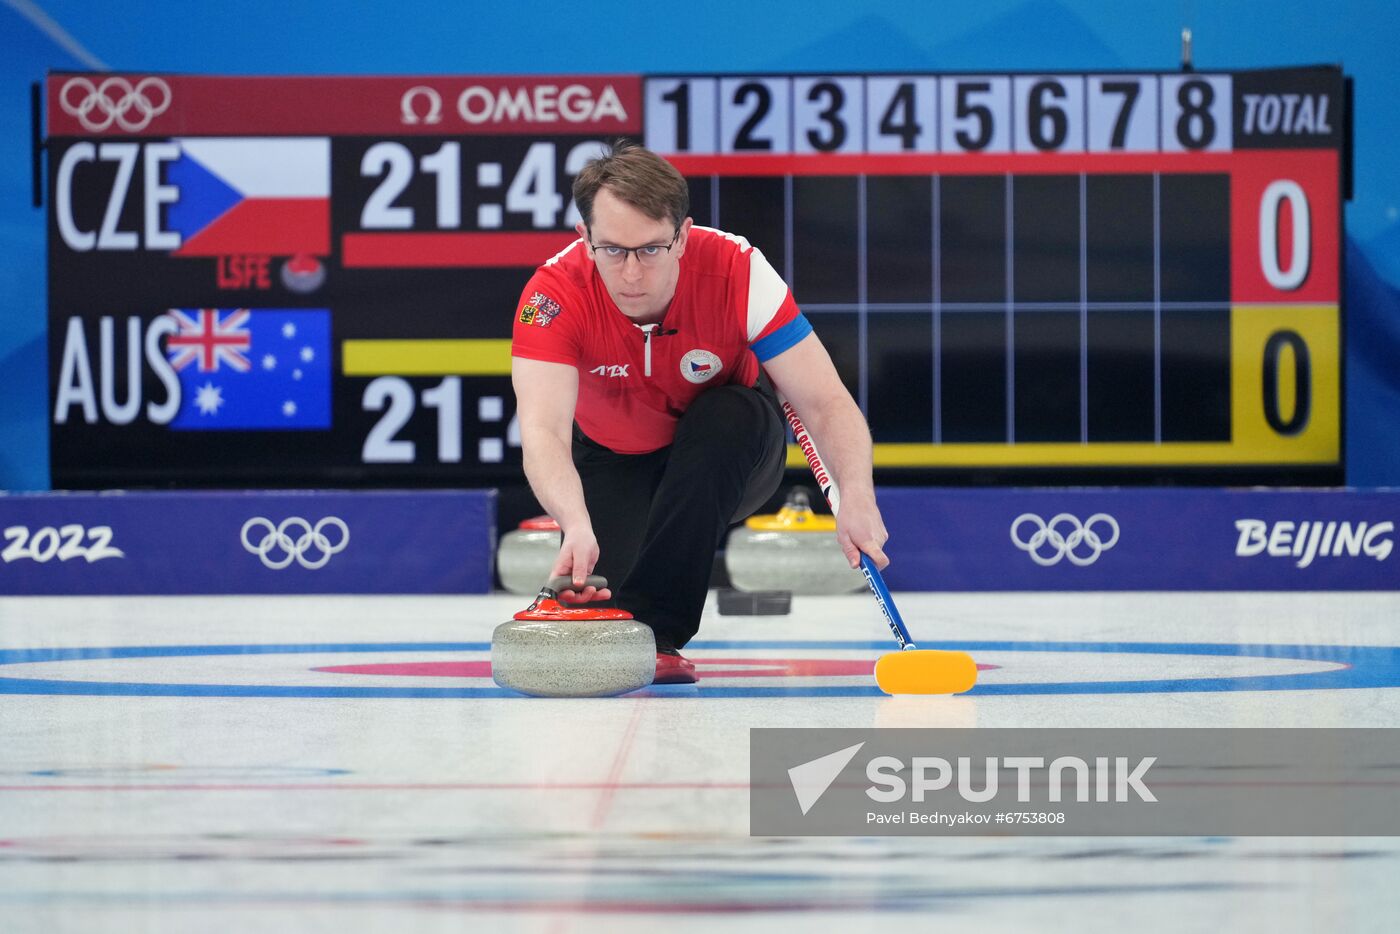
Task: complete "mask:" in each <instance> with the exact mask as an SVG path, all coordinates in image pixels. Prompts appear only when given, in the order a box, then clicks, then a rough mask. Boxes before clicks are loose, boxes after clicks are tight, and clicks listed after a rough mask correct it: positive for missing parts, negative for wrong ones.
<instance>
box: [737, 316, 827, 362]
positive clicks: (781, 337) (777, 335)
mask: <svg viewBox="0 0 1400 934" xmlns="http://www.w3.org/2000/svg"><path fill="white" fill-rule="evenodd" d="M811 333H812V326H811V325H810V324H808V323H807V319H806V318H805V317H803V315H802V312H800V311H799V312H798V313H797V317H796V318H793V319H792V320H791V321H789V322H788V323H787V324H785V325H783V326H782V327H780V328H778V330H776V331H774V332H773V333H772V334H769V335H768V336H767V337H765V338H763V339H762V340H757V341H754V342H753V343H752V344H750V345H749V349H751V350H752V351H753V353H754V356H755V357H757V358H758V362H759V363H763V362H764V361H765V360H772V359H773V358H774V357H776V356H777V355H778V354H780V353H782V352H783V351H784V350H789V349H791V348H792V347H794V346H795V345H796V344H797V342H798V341H800V340H802V338H804V337H806V336H807V335H808V334H811Z"/></svg>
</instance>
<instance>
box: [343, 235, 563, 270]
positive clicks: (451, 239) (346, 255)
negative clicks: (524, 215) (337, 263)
mask: <svg viewBox="0 0 1400 934" xmlns="http://www.w3.org/2000/svg"><path fill="white" fill-rule="evenodd" d="M577 239H578V235H577V234H575V233H574V232H573V231H569V232H568V233H563V232H560V231H550V232H548V233H355V234H346V235H345V236H344V237H343V238H342V239H341V242H340V243H341V262H342V264H343V265H344V266H345V267H346V268H347V269H349V268H355V267H358V268H362V269H366V268H380V269H387V268H400V269H433V268H478V269H486V268H498V267H502V266H526V267H535V266H538V265H539V264H540V263H541V262H543V261H544V260H546V259H548V258H549V257H551V256H553V255H554V254H555V253H558V252H559V251H560V250H562V249H564V247H566V246H568V245H569V244H570V243H573V242H574V241H575V240H577Z"/></svg>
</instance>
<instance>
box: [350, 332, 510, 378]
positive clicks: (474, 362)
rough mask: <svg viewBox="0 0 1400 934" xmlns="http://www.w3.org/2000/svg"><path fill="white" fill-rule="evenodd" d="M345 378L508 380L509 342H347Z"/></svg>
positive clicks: (507, 340) (491, 340) (504, 340)
mask: <svg viewBox="0 0 1400 934" xmlns="http://www.w3.org/2000/svg"><path fill="white" fill-rule="evenodd" d="M341 372H342V373H343V374H344V375H346V376H509V375H510V340H509V338H507V339H502V340H495V339H490V340H486V339H481V340H348V341H343V342H342V343H341Z"/></svg>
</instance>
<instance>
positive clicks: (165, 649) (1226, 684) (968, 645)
mask: <svg viewBox="0 0 1400 934" xmlns="http://www.w3.org/2000/svg"><path fill="white" fill-rule="evenodd" d="M490 648H491V644H490V643H489V642H385V643H379V642H350V643H307V644H292V645H165V646H114V647H106V648H103V647H95V648H70V649H0V667H2V666H5V665H19V664H24V663H30V662H62V661H88V660H94V659H113V658H186V657H195V656H214V655H311V654H328V653H347V652H487V651H490ZM690 648H694V649H702V650H711V649H729V650H733V649H745V650H752V649H778V650H783V649H808V650H810V649H838V650H844V651H851V650H861V649H868V650H874V651H882V650H885V651H887V650H890V649H892V648H893V646H892V644H891V642H890V641H888V640H879V641H869V642H867V641H837V640H767V641H756V642H745V641H708V642H707V641H701V642H692V643H691V644H690ZM938 648H940V649H951V650H955V651H962V652H970V653H977V652H1101V653H1113V654H1141V655H1201V656H1228V657H1236V658H1273V659H1297V660H1299V661H1312V662H1331V663H1334V664H1339V665H1346V666H1347V667H1345V668H1339V669H1335V670H1332V671H1317V672H1305V673H1295V674H1277V675H1244V676H1239V677H1224V678H1222V677H1213V678H1174V679H1166V680H1132V681H1075V682H1064V683H1041V684H978V685H977V686H976V687H974V688H973V689H972V690H971V691H969V692H968V693H967V694H964V695H961V696H964V697H992V696H1000V695H1028V694H1172V693H1198V692H1211V691H1326V690H1348V689H1357V688H1389V687H1400V647H1395V646H1354V645H1264V644H1253V645H1229V644H1217V643H1196V642H1005V641H998V642H940V643H938ZM639 693H643V694H645V695H648V696H655V697H697V696H699V697H730V698H734V697H738V698H744V697H755V698H756V697H883V696H885V695H884V694H883V692H881V691H880V689H879V688H878V687H876V686H875V684H874V683H873V681H872V683H870V684H868V685H861V684H845V685H807V686H803V685H800V684H794V685H792V686H790V687H789V686H752V687H749V686H733V687H730V686H721V685H714V686H705V685H704V681H703V678H702V680H701V684H700V685H655V686H652V687H649V688H645V689H644V690H643V691H642V692H639ZM0 694H72V695H90V696H122V697H347V698H348V697H360V698H389V697H400V698H402V697H423V698H434V697H436V698H477V697H480V698H488V697H520V696H521V695H519V694H516V693H515V692H513V691H507V690H505V689H504V688H499V687H494V686H493V687H443V688H435V687H402V688H395V687H350V686H343V685H270V684H178V683H129V682H120V681H62V680H55V679H51V678H16V677H6V676H0ZM633 696H636V695H633Z"/></svg>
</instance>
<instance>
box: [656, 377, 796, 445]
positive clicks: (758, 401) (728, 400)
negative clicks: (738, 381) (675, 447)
mask: <svg viewBox="0 0 1400 934" xmlns="http://www.w3.org/2000/svg"><path fill="white" fill-rule="evenodd" d="M776 424H777V416H776V414H775V413H774V412H772V411H771V407H770V406H769V404H768V402H767V401H766V400H765V399H764V398H763V396H762V395H761V394H760V393H759V392H758V391H757V390H754V389H749V388H747V387H745V386H719V387H716V388H715V389H711V390H709V391H707V392H702V393H701V394H700V395H699V396H698V397H696V399H695V401H693V402H692V403H690V407H689V408H688V409H686V411H685V414H684V415H682V416H681V420H680V424H679V425H677V426H676V435H677V440H680V439H681V437H682V436H683V435H686V436H690V435H695V434H701V435H718V436H722V437H725V438H728V439H731V440H737V439H738V438H739V437H740V436H743V435H746V434H763V433H767V432H771V431H773V430H774V425H776Z"/></svg>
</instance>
